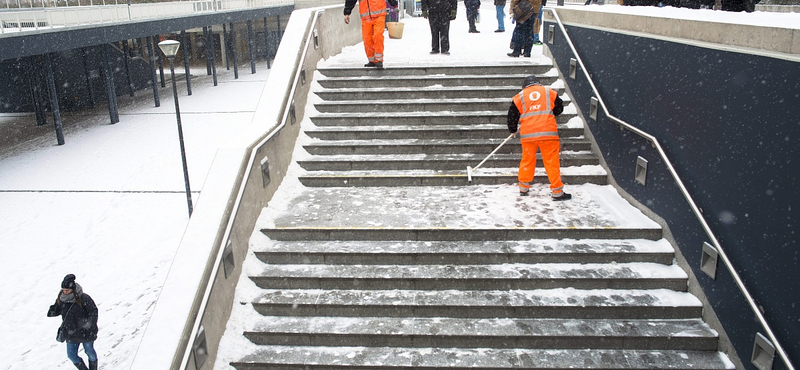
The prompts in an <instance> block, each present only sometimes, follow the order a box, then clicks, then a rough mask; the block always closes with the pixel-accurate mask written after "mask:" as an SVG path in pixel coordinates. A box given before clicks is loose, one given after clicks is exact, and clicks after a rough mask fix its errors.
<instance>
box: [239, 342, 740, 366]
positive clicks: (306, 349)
mask: <svg viewBox="0 0 800 370" xmlns="http://www.w3.org/2000/svg"><path fill="white" fill-rule="evenodd" d="M231 365H233V366H234V367H236V368H237V369H239V370H244V369H248V370H268V369H269V370H274V369H348V368H353V369H394V368H398V369H399V368H403V369H439V368H441V369H444V368H447V369H493V370H497V369H520V368H522V369H541V370H545V369H547V370H569V369H590V370H623V369H624V370H650V369H686V370H723V369H725V370H732V369H734V368H735V366H734V365H733V364H732V363H731V362H730V361H729V360H727V359H726V358H723V357H722V355H721V354H720V353H719V352H715V351H693V350H649V349H642V350H633V349H630V350H628V349H625V350H615V349H572V350H570V349H528V348H507V349H505V348H498V349H493V348H442V347H429V348H407V347H347V346H337V347H326V346H263V347H261V348H259V349H258V350H257V351H256V352H255V353H253V354H250V355H247V356H246V357H244V358H242V359H241V360H240V361H236V362H233V363H232V364H231Z"/></svg>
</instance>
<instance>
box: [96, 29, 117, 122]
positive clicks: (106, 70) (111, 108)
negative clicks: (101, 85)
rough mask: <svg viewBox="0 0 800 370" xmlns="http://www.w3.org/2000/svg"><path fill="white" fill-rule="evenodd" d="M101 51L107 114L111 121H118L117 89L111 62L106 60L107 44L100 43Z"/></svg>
mask: <svg viewBox="0 0 800 370" xmlns="http://www.w3.org/2000/svg"><path fill="white" fill-rule="evenodd" d="M100 48H101V49H102V53H103V75H104V77H105V80H106V92H107V93H108V115H109V116H110V118H111V123H112V124H114V123H117V122H119V112H118V111H117V90H116V87H115V86H114V72H113V71H112V70H111V63H110V62H109V60H108V48H109V46H108V45H105V44H103V45H100Z"/></svg>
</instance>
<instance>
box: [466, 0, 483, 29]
mask: <svg viewBox="0 0 800 370" xmlns="http://www.w3.org/2000/svg"><path fill="white" fill-rule="evenodd" d="M464 6H465V7H466V8H467V21H468V22H469V33H480V32H481V31H478V29H477V28H475V22H476V21H477V20H478V9H480V7H481V0H464Z"/></svg>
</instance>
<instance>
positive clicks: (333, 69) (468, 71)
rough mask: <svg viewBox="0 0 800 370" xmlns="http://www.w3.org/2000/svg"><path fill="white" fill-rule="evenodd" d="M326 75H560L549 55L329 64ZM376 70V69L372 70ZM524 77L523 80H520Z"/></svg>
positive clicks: (324, 70) (323, 72)
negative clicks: (499, 60) (495, 60)
mask: <svg viewBox="0 0 800 370" xmlns="http://www.w3.org/2000/svg"><path fill="white" fill-rule="evenodd" d="M317 72H319V73H320V74H321V75H323V76H327V77H348V78H361V77H365V73H370V75H369V77H372V78H375V77H386V76H401V77H416V78H427V77H430V76H461V75H505V74H514V75H520V76H522V78H525V76H527V75H531V74H533V75H541V74H546V75H549V76H556V77H557V76H558V73H557V71H555V70H554V69H553V63H552V62H551V61H550V60H548V59H537V60H535V61H526V62H517V63H508V64H504V65H498V64H462V65H442V64H430V65H404V66H391V65H387V66H386V67H385V68H384V69H383V70H365V69H364V68H363V67H361V66H325V67H320V68H318V69H317ZM371 72H375V73H371ZM520 81H521V80H520Z"/></svg>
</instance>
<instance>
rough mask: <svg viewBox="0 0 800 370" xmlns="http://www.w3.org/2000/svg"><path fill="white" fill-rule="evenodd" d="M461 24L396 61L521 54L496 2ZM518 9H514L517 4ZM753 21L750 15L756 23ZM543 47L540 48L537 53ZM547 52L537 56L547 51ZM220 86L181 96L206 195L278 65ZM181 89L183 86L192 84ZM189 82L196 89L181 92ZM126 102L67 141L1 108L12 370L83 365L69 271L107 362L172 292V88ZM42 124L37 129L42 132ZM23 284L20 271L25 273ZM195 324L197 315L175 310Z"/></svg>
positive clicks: (420, 30) (423, 36) (125, 349)
mask: <svg viewBox="0 0 800 370" xmlns="http://www.w3.org/2000/svg"><path fill="white" fill-rule="evenodd" d="M460 6H461V9H460V10H459V18H458V19H456V20H455V21H453V22H452V23H451V29H450V36H451V44H452V46H451V53H452V55H450V56H442V55H433V56H432V55H428V51H429V50H430V33H429V28H428V25H427V21H426V20H424V19H421V18H408V17H407V18H405V19H403V20H402V21H403V22H404V23H405V32H404V36H403V39H402V40H390V39H388V38H387V40H386V65H387V66H392V65H398V64H403V63H410V62H412V61H415V62H416V61H425V62H429V63H441V64H462V63H480V62H496V61H507V60H508V59H509V58H508V57H506V56H505V53H507V52H509V49H508V43H509V40H510V37H511V31H512V30H513V25H512V24H511V23H510V22H509V21H506V32H505V33H495V32H493V31H494V30H495V29H496V28H497V22H496V20H495V9H494V5H493V4H492V2H491V1H488V0H484V1H483V5H482V10H481V20H482V21H481V23H479V24H478V29H479V30H480V31H481V33H480V34H469V33H467V21H466V19H465V12H464V9H463V3H461V4H460ZM585 9H589V10H595V11H615V12H636V13H637V14H638V13H641V12H644V13H648V14H658V15H664V16H672V17H678V18H690V19H691V18H693V17H697V16H698V14H701V15H700V17H701V18H703V19H706V20H719V21H726V20H727V21H728V22H733V23H748V24H750V23H753V22H754V23H756V24H762V25H778V26H782V27H785V28H794V29H797V28H800V14H780V15H774V14H769V13H761V12H756V13H750V14H745V13H729V12H714V11H710V10H690V9H673V8H655V7H636V8H633V7H619V6H616V5H605V6H596V5H593V6H587V7H585ZM506 13H507V10H506ZM744 19H746V21H745V20H744ZM537 52H538V53H537ZM540 53H541V48H540V47H538V48H537V50H536V51H535V53H534V54H535V55H534V57H535V58H536V57H540ZM335 58H336V62H337V63H353V64H355V65H360V64H363V63H364V62H365V57H364V55H363V48H362V47H361V46H353V47H348V48H346V49H345V51H344V52H343V53H342V54H341V55H339V56H337V57H335ZM219 73H220V76H219V86H216V87H213V86H212V83H211V77H210V76H206V75H205V68H202V69H198V70H196V71H194V73H193V74H194V75H195V76H197V77H196V78H195V79H193V85H192V87H193V89H192V90H193V95H192V96H187V95H186V94H185V92H180V94H181V95H180V105H181V113H182V123H183V130H184V139H185V143H186V152H187V156H188V161H187V162H188V167H189V174H190V181H191V186H192V189H193V192H194V194H193V198H194V201H195V202H197V201H198V199H199V198H200V197H202V192H203V185H204V182H205V180H206V175H207V173H208V170H209V167H210V165H211V161H212V159H213V157H214V154H215V152H216V150H217V148H219V147H220V146H221V145H222V144H223V143H224V142H225V141H226V139H227V138H229V137H230V136H231V135H233V134H235V132H236V130H237V128H239V127H242V126H244V125H247V124H248V123H250V121H251V119H252V117H253V112H254V111H255V108H256V104H257V102H258V101H259V97H260V94H261V92H262V89H263V85H264V83H265V81H266V80H267V76H268V75H269V72H268V71H267V70H266V66H265V65H264V63H263V62H262V63H261V64H260V65H259V66H258V73H257V74H255V75H251V74H249V68H242V69H240V78H239V79H238V80H234V79H233V73H232V71H224V69H220V70H219ZM179 86H181V84H179ZM179 88H180V89H182V88H183V87H179ZM160 95H161V100H162V104H161V107H159V108H155V107H153V101H152V93H151V92H149V91H141V92H138V93H137V95H136V97H135V98H128V97H127V96H121V97H120V122H119V123H117V124H115V125H109V124H108V113H107V110H105V108H104V107H101V108H98V109H96V110H94V111H91V112H80V113H74V114H69V115H66V116H65V118H64V121H65V136H66V142H67V143H66V145H63V146H57V145H55V135H54V133H53V128H52V117H51V116H49V117H48V120H49V122H51V124H49V125H46V126H43V127H35V119H34V117H33V115H32V114H31V115H2V114H0V135H17V133H18V132H19V127H21V126H19V125H20V124H21V123H22V124H24V130H26V131H35V136H36V137H35V138H33V139H31V140H28V141H26V142H23V143H20V144H18V145H16V146H14V147H10V148H9V147H4V148H0V204H2V206H1V207H0V246H1V247H2V249H3V254H4V255H5V256H6V257H5V263H4V264H3V268H2V272H3V277H4V278H6V279H7V282H9V283H10V282H11V281H10V280H14V282H13V284H8V285H7V286H6V288H5V289H3V290H2V291H1V292H0V312H2V313H3V316H4V321H5V322H7V323H9V324H10V325H8V326H6V328H5V329H4V330H2V331H0V343H3V345H4V349H5V350H6V353H7V359H6V360H4V361H3V363H2V365H0V369H8V370H10V369H15V370H17V369H18V370H23V369H24V370H28V369H71V368H73V366H72V364H70V363H69V361H68V360H67V358H66V355H65V348H64V345H63V344H60V343H57V342H56V341H55V339H54V337H55V332H56V328H57V327H58V325H59V322H60V320H59V319H58V318H47V317H45V313H46V310H47V307H48V306H49V305H50V304H52V302H53V301H54V300H55V298H56V293H57V292H58V289H59V287H60V282H61V279H62V278H63V276H64V275H66V274H68V273H74V274H76V275H77V282H78V283H79V284H81V285H82V286H83V287H84V289H85V291H86V292H87V293H88V294H90V295H91V296H92V297H93V298H94V300H95V302H96V303H97V305H98V308H99V310H100V320H99V326H100V333H99V338H98V340H97V342H96V343H95V348H96V350H97V352H98V355H99V357H100V367H101V368H102V369H108V370H112V369H113V370H116V369H128V368H130V365H131V363H132V361H133V357H134V355H135V354H136V351H137V348H138V343H139V342H140V340H141V335H142V332H143V329H144V328H145V327H146V325H147V322H148V320H149V317H150V314H151V313H152V309H153V306H154V304H155V302H156V300H157V299H158V296H159V293H160V290H161V287H162V285H163V282H164V279H165V277H166V276H167V272H168V271H169V270H170V268H171V264H172V260H173V256H174V254H175V252H176V250H177V247H178V245H179V243H180V241H181V238H182V237H183V233H184V230H185V227H186V225H187V221H188V214H187V213H188V212H187V206H186V198H185V194H184V183H183V172H182V166H181V161H180V152H179V146H178V138H177V130H176V122H175V114H174V107H173V103H172V101H171V100H172V92H171V89H170V87H169V85H167V88H165V89H161V90H160ZM32 126H34V128H31V127H32ZM17 279H19V280H17ZM175 320H179V321H183V320H185V318H184V317H175Z"/></svg>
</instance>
